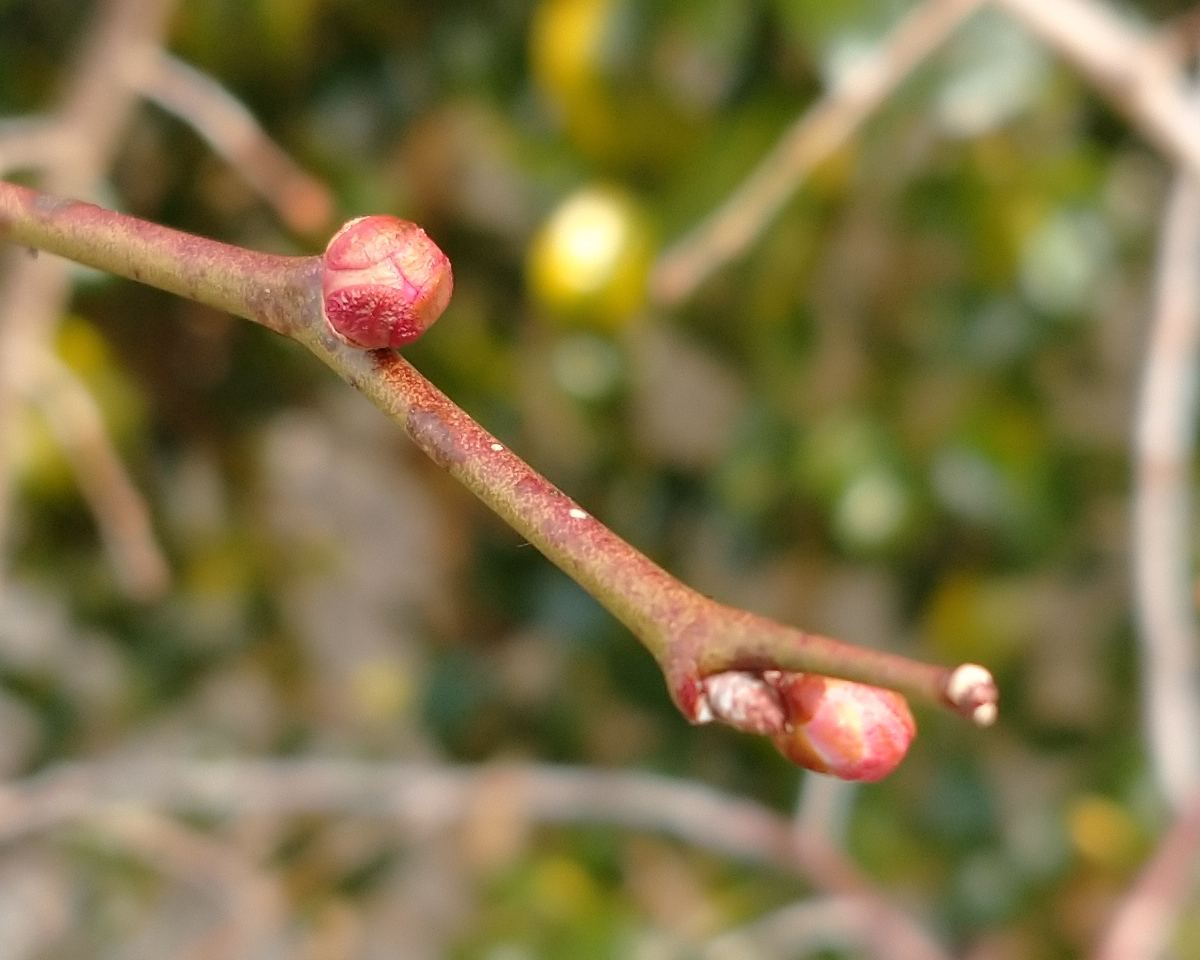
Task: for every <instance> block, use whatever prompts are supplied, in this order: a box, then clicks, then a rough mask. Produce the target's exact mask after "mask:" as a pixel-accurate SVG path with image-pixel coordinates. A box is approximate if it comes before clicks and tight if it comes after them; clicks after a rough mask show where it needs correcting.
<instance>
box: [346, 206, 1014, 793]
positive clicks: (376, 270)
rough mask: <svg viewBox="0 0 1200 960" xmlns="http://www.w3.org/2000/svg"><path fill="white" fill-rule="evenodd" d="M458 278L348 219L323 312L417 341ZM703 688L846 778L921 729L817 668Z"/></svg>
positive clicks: (757, 727)
mask: <svg viewBox="0 0 1200 960" xmlns="http://www.w3.org/2000/svg"><path fill="white" fill-rule="evenodd" d="M453 286H454V281H453V278H452V275H451V271H450V261H449V260H448V259H447V258H446V255H445V254H444V253H442V251H441V250H439V249H438V247H437V245H436V244H434V242H433V241H432V240H430V239H429V237H427V236H426V235H425V231H423V230H422V229H421V228H420V227H418V226H417V225H416V224H413V223H409V222H408V221H406V220H400V219H398V218H396V217H385V216H375V217H361V218H359V219H358V220H351V221H350V222H349V223H347V224H346V225H345V226H344V227H342V229H341V230H339V231H338V232H337V234H336V235H335V236H334V238H333V239H332V240H331V241H330V242H329V246H328V248H327V249H326V252H325V270H324V275H323V289H322V296H323V303H324V308H325V317H326V319H327V320H328V322H329V327H330V329H331V331H332V332H333V334H334V335H335V336H336V337H337V338H338V339H340V340H341V341H342V342H344V343H347V344H349V345H350V346H353V347H359V348H363V349H378V348H389V347H400V346H404V345H405V344H407V343H411V342H412V341H413V340H415V339H416V338H417V337H419V336H420V335H421V334H422V333H424V332H425V330H426V329H427V328H428V327H429V326H430V324H432V323H433V322H434V321H435V320H436V319H437V318H438V317H439V316H440V315H441V313H442V311H443V310H445V309H446V305H447V304H448V303H449V301H450V294H451V292H452V290H453ZM702 691H703V696H702V697H700V698H699V700H698V701H697V702H696V704H695V706H696V709H695V710H694V711H688V712H689V713H690V714H691V716H692V719H693V720H694V721H696V722H700V723H704V722H707V721H711V720H721V721H723V722H725V723H727V724H729V725H730V726H733V727H736V728H737V729H739V730H743V731H745V732H747V733H756V734H761V735H764V736H769V737H770V738H771V739H772V740H773V741H774V743H775V745H776V746H777V747H778V748H779V750H780V751H781V752H782V753H783V754H784V756H786V757H787V758H788V759H790V760H792V761H793V762H794V763H797V764H799V765H800V766H802V767H807V768H808V769H810V770H816V771H819V772H821V773H830V774H833V775H834V776H837V777H842V778H843V779H846V780H879V779H881V778H882V777H885V776H887V775H888V774H889V773H891V772H892V770H894V769H895V768H896V766H897V764H899V763H900V761H901V760H902V759H903V758H904V754H905V753H906V752H907V751H908V745H909V744H910V743H911V742H912V739H913V737H914V736H915V735H916V732H917V726H916V723H915V722H914V721H913V717H912V713H911V712H909V709H908V703H907V702H906V701H905V699H904V697H902V696H901V695H900V694H898V693H893V692H892V691H890V690H881V689H879V688H878V687H871V686H867V685H865V684H861V683H851V682H850V681H847V680H834V679H832V678H830V677H824V676H818V675H816V674H807V673H792V672H787V671H781V670H764V671H761V672H759V673H751V672H746V671H736V670H735V671H726V672H724V673H718V674H714V675H712V676H709V677H707V678H705V679H704V680H703V681H702ZM991 709H992V710H993V714H992V715H993V716H994V706H993V707H992V708H991Z"/></svg>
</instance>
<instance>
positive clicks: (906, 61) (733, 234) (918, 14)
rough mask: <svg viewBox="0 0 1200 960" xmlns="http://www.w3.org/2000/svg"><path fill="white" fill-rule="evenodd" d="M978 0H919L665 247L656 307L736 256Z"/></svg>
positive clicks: (655, 282)
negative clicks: (719, 200) (731, 188)
mask: <svg viewBox="0 0 1200 960" xmlns="http://www.w3.org/2000/svg"><path fill="white" fill-rule="evenodd" d="M982 3H983V0H925V2H924V3H922V4H921V6H919V7H917V8H916V9H915V10H914V11H913V12H912V13H910V14H909V15H908V16H907V17H905V18H904V20H902V21H901V22H900V23H899V25H897V26H896V28H895V29H894V30H892V32H891V33H890V34H889V35H888V37H887V38H886V39H885V40H884V41H883V43H882V44H881V45H880V47H879V48H878V49H877V50H876V51H875V52H874V53H873V54H872V55H871V56H870V57H868V58H866V59H865V60H863V62H861V63H859V64H857V65H856V66H855V67H854V68H853V69H852V71H851V72H850V73H849V74H848V75H847V76H846V77H845V78H844V79H842V80H839V81H838V83H837V85H836V86H835V87H834V88H833V89H832V90H830V91H829V92H828V93H827V94H826V95H825V96H824V97H823V98H822V99H821V100H819V101H818V102H817V103H816V104H814V105H813V107H811V108H810V109H809V110H808V111H807V112H806V113H805V114H804V115H803V116H801V117H800V119H799V120H797V121H796V122H795V123H794V124H793V125H792V126H791V127H790V128H789V129H788V130H787V132H786V133H784V135H783V137H782V138H781V139H780V141H779V143H778V144H777V145H776V146H775V148H774V149H773V150H772V151H771V152H770V153H769V154H768V155H767V157H766V159H764V160H763V161H762V163H760V164H759V165H758V167H757V168H755V170H754V171H753V172H752V173H751V174H750V176H749V177H747V178H746V180H745V181H743V183H742V184H741V186H739V187H738V189H737V190H736V191H735V192H734V193H733V195H732V196H730V197H729V199H728V200H726V201H725V202H724V203H723V204H722V205H721V206H720V207H719V208H717V210H716V211H715V212H714V213H712V214H711V215H710V216H708V217H707V218H706V219H705V220H704V221H702V222H701V223H700V225H699V226H697V227H696V228H695V229H694V230H692V231H691V232H690V233H689V234H688V235H687V236H685V237H684V238H683V239H681V240H680V241H679V242H677V243H676V244H674V245H673V246H672V247H671V248H670V249H668V250H667V251H666V252H665V253H664V254H663V255H662V256H661V257H660V258H659V261H658V263H657V265H656V266H655V268H654V272H653V274H652V276H651V280H650V286H651V293H652V295H653V297H654V298H655V299H656V300H657V301H658V302H659V303H663V304H668V305H669V304H675V303H679V302H680V301H682V300H685V299H687V298H688V297H689V296H690V295H691V294H692V293H693V292H694V291H695V289H696V288H697V287H698V286H699V285H700V284H701V283H703V282H704V280H705V278H706V277H708V276H709V275H710V274H711V273H712V272H713V271H715V270H716V269H717V268H718V267H720V266H721V265H722V264H724V263H726V262H728V261H729V260H732V259H733V258H734V257H736V256H738V255H739V254H741V253H742V252H743V251H744V250H745V249H746V248H747V247H748V246H749V245H750V244H751V243H753V242H754V240H755V238H756V237H757V236H758V235H759V234H760V233H761V232H762V231H763V230H764V229H765V228H766V226H767V224H768V223H769V222H770V220H771V219H772V218H773V217H774V216H775V214H776V213H778V211H779V209H780V208H781V207H782V206H783V204H784V203H785V202H786V201H787V199H788V197H790V196H791V195H792V193H793V192H795V190H796V188H797V187H798V186H799V184H800V182H801V181H802V180H803V179H804V177H806V176H807V175H808V174H809V173H811V172H812V170H813V168H814V167H816V166H817V165H818V164H820V163H821V161H822V160H824V159H826V158H827V157H829V156H830V155H832V154H833V153H835V152H836V151H837V150H838V149H839V148H841V147H842V146H843V145H844V144H845V143H846V142H847V141H848V140H849V139H850V137H851V136H852V135H853V134H854V132H855V130H857V129H858V127H859V126H861V125H862V123H863V122H864V121H865V120H866V119H867V118H868V117H869V116H870V115H871V114H872V113H873V112H874V111H875V110H876V109H877V108H878V107H879V105H880V104H881V103H883V101H884V100H886V99H887V98H888V97H889V96H890V95H891V94H892V92H893V91H894V90H895V89H896V87H898V86H899V85H900V83H901V82H902V81H903V80H904V79H905V78H906V77H907V76H908V75H909V74H910V73H911V72H912V70H913V68H914V67H916V66H917V65H918V64H919V63H921V61H923V60H924V59H925V58H926V57H928V56H929V55H930V54H931V53H932V52H933V51H934V50H936V49H937V48H938V47H939V46H940V45H941V44H942V43H943V42H944V41H945V40H946V38H947V37H949V36H950V34H952V33H953V32H954V31H955V30H956V29H957V28H958V26H959V25H960V24H961V23H962V22H963V21H964V20H966V19H967V17H969V16H970V15H971V14H972V13H973V12H974V11H975V10H976V9H978V8H979V7H980V6H981V5H982Z"/></svg>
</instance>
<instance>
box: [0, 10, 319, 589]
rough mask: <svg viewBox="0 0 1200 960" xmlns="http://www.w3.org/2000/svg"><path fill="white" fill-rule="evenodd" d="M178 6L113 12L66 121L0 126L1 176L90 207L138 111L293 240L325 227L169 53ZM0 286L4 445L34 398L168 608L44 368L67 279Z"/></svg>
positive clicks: (61, 271)
mask: <svg viewBox="0 0 1200 960" xmlns="http://www.w3.org/2000/svg"><path fill="white" fill-rule="evenodd" d="M173 6H174V0H109V2H108V3H107V4H106V5H105V7H104V8H103V9H102V10H101V11H100V13H99V15H98V21H97V23H98V25H97V27H96V28H95V29H94V30H92V31H91V32H90V33H89V39H88V41H87V43H86V45H85V48H84V49H83V51H82V52H81V55H80V57H79V61H78V63H77V64H76V68H75V71H74V74H73V76H72V78H71V80H70V81H69V83H68V84H67V88H66V93H65V95H64V98H63V102H62V104H61V106H60V107H59V109H58V110H57V111H55V112H54V113H52V114H50V115H46V116H39V117H35V118H28V119H26V118H19V119H12V120H5V121H3V122H2V123H0V176H3V175H4V174H5V173H6V172H9V171H12V170H16V169H26V168H28V169H33V170H36V171H38V172H40V173H41V174H42V182H43V183H44V184H45V185H46V186H47V187H49V188H50V189H52V190H57V191H60V192H63V193H65V194H67V195H70V196H74V197H84V198H92V197H94V196H95V194H96V192H97V190H98V189H99V186H100V182H101V180H102V178H103V177H104V176H105V173H106V171H107V170H108V168H109V167H110V166H111V164H112V160H113V157H114V156H115V153H116V150H117V147H118V145H119V144H120V142H121V138H122V136H123V135H124V132H125V128H126V127H127V125H128V122H129V120H130V118H131V117H132V114H133V110H134V109H135V107H136V106H137V103H138V100H139V99H140V98H145V99H146V100H149V101H151V102H153V103H156V104H158V105H159V106H160V107H162V108H163V109H165V110H168V111H169V112H171V113H173V114H175V115H176V116H178V117H179V118H180V119H182V120H183V121H184V122H185V123H188V124H189V125H191V126H192V127H193V128H195V129H196V131H197V132H198V133H199V134H200V135H201V136H202V137H203V138H204V139H205V140H206V141H207V142H208V143H209V144H210V145H211V146H212V147H213V149H214V151H215V152H216V153H217V154H218V155H220V156H222V157H224V158H225V159H226V160H227V161H228V162H229V163H230V165H231V166H232V167H233V168H234V169H235V170H236V172H237V173H238V174H239V175H240V176H241V177H242V178H243V179H244V180H245V181H246V183H247V184H248V185H249V186H250V187H251V188H252V189H254V190H255V191H256V192H258V193H259V194H260V195H261V196H262V197H263V198H264V199H265V200H266V201H267V202H268V203H270V204H272V206H273V207H274V208H275V209H276V211H277V213H278V214H279V216H280V218H281V219H282V220H283V221H284V222H285V223H286V224H287V225H288V226H290V227H292V228H293V229H295V230H297V231H300V232H312V231H315V230H319V229H321V228H322V227H323V226H325V225H326V224H327V223H328V221H329V219H330V217H331V216H332V214H333V210H334V201H333V196H332V194H331V193H330V191H329V190H328V188H326V187H325V186H324V184H322V183H320V181H318V180H316V179H315V178H313V177H311V176H310V175H308V174H307V173H305V172H304V171H303V170H301V169H300V168H299V167H298V166H297V165H296V164H295V163H294V162H293V161H292V160H291V158H290V157H289V156H288V155H287V154H286V153H285V152H284V151H283V150H282V149H280V148H279V146H278V145H276V144H275V143H274V142H273V141H272V140H271V139H270V138H269V137H268V136H267V135H266V133H265V132H264V131H263V130H262V128H261V126H259V124H258V123H257V121H256V120H255V119H254V118H253V116H252V115H251V114H250V112H249V111H248V110H246V108H245V107H244V106H243V105H242V104H241V103H240V102H238V101H237V100H236V99H235V98H234V97H233V96H231V95H230V94H229V93H228V92H227V91H226V90H225V89H224V88H223V87H221V86H220V84H218V83H216V82H215V81H213V80H211V79H210V78H208V77H207V76H205V75H204V74H203V73H200V72H199V71H197V70H194V69H193V68H191V67H188V66H187V65H185V64H183V63H181V62H179V61H178V60H176V59H175V58H173V57H171V56H170V55H169V54H167V53H166V52H165V51H164V50H163V43H164V40H165V30H166V24H167V21H168V18H169V15H170V12H171V9H172V8H173ZM8 266H9V269H8V270H7V275H6V276H5V277H4V278H2V279H0V354H2V356H3V358H4V362H3V365H0V438H4V441H3V442H4V445H5V446H6V447H8V446H11V443H12V437H13V435H14V431H13V429H12V424H13V423H14V422H15V405H16V404H17V403H20V402H22V401H23V400H25V399H28V397H27V396H25V395H23V394H22V393H21V390H20V388H19V387H18V386H17V384H18V383H21V384H24V386H25V387H26V388H27V389H28V390H30V391H32V393H33V396H34V397H36V400H37V402H39V403H40V404H41V405H42V408H43V412H44V413H45V414H46V415H47V417H48V419H49V420H50V421H51V423H52V424H53V426H54V427H55V431H54V432H55V435H56V437H57V439H58V440H59V442H60V444H62V446H63V449H64V450H65V451H66V452H67V454H68V456H69V458H70V460H71V463H72V466H73V467H74V469H75V472H76V475H77V477H78V480H79V484H80V487H81V488H82V490H83V493H84V496H85V497H86V499H87V501H88V504H89V506H90V507H91V509H92V511H93V513H94V514H95V516H96V519H97V523H98V525H99V527H100V532H101V536H102V538H103V540H104V542H105V545H106V547H107V550H108V553H109V556H110V558H111V560H112V562H113V564H114V569H115V571H116V574H117V578H118V581H119V582H120V583H121V584H122V586H123V587H124V588H125V589H126V590H127V591H128V592H129V594H130V595H131V596H132V597H134V598H135V599H138V600H153V599H155V598H156V597H158V596H161V595H162V593H163V591H165V590H166V588H167V586H168V583H169V571H168V568H167V565H166V563H165V561H164V559H163V555H162V551H161V549H160V548H159V546H158V543H157V540H156V538H155V536H154V530H153V526H152V524H151V522H150V515H149V511H148V509H147V508H146V505H145V503H144V501H143V499H142V497H141V495H140V494H139V493H138V492H137V488H136V486H135V485H134V483H133V481H132V480H131V478H130V477H129V475H128V473H127V472H126V470H125V468H124V466H123V464H122V462H121V460H120V457H119V456H118V455H117V453H116V450H115V449H114V448H113V446H112V443H111V440H110V439H109V438H108V435H107V433H106V431H105V429H104V425H103V421H102V420H101V419H100V417H99V414H98V411H97V410H96V408H95V405H94V404H93V403H92V402H91V401H90V398H89V397H87V396H86V395H85V394H86V391H84V392H83V393H81V390H83V388H82V387H81V386H80V385H79V384H77V383H72V382H71V381H72V379H73V378H72V375H71V374H70V371H69V370H66V369H65V368H60V369H57V370H56V371H55V372H54V373H53V374H52V375H51V374H49V373H48V374H47V375H48V378H49V379H47V380H45V381H44V382H40V381H38V380H37V379H36V378H31V377H30V376H29V375H28V371H29V370H30V369H42V370H49V369H50V368H49V367H48V366H47V365H46V364H45V363H43V362H41V359H40V358H41V357H42V356H43V355H45V354H47V353H48V352H49V347H48V343H49V338H50V335H51V331H52V330H53V329H54V326H55V324H56V323H57V321H58V318H59V317H60V316H61V315H62V313H63V311H64V309H65V307H66V303H67V299H68V297H69V295H70V272H69V267H68V266H67V265H66V264H65V263H63V262H61V261H59V260H57V259H56V258H53V257H42V258H39V259H37V260H33V259H30V258H25V257H20V256H16V257H11V258H10V260H9V265H8ZM13 452H14V451H12V450H11V449H0V544H3V543H4V541H5V539H6V532H5V531H6V527H7V522H6V521H7V515H8V508H9V497H10V496H11V493H10V489H9V488H10V486H11V482H12V476H11V473H12V462H13Z"/></svg>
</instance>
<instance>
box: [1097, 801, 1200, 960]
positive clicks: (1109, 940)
mask: <svg viewBox="0 0 1200 960" xmlns="http://www.w3.org/2000/svg"><path fill="white" fill-rule="evenodd" d="M1197 856H1200V796H1197V795H1193V797H1192V798H1191V799H1190V802H1189V803H1188V805H1187V807H1186V808H1185V809H1184V811H1183V814H1182V815H1181V816H1180V817H1179V819H1178V820H1176V822H1175V825H1174V826H1173V827H1171V829H1170V830H1169V831H1168V832H1167V834H1166V836H1164V837H1163V838H1162V840H1160V841H1159V844H1158V849H1157V850H1156V851H1155V852H1154V856H1153V857H1152V858H1151V860H1150V862H1149V863H1148V864H1147V865H1146V866H1145V867H1144V868H1143V869H1142V872H1141V874H1139V875H1138V878H1137V880H1135V881H1134V883H1133V886H1132V888H1130V890H1129V892H1128V893H1126V894H1125V895H1124V896H1123V897H1122V898H1121V902H1120V904H1119V905H1118V907H1117V910H1116V913H1115V914H1114V916H1113V918H1112V920H1111V921H1110V923H1109V925H1108V929H1107V930H1106V931H1105V934H1104V936H1103V938H1102V939H1101V941H1100V945H1099V946H1098V947H1097V948H1096V952H1095V953H1094V954H1092V960H1156V958H1157V957H1161V956H1163V953H1164V950H1165V948H1166V946H1167V942H1168V939H1169V937H1170V934H1171V929H1172V927H1173V926H1174V925H1175V921H1176V918H1177V917H1178V915H1179V912H1180V910H1181V909H1182V908H1183V905H1184V902H1185V900H1186V897H1187V894H1188V887H1189V885H1190V882H1191V877H1192V871H1193V869H1194V867H1195V864H1196V858H1197Z"/></svg>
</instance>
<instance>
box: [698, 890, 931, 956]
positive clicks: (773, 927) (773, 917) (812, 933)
mask: <svg viewBox="0 0 1200 960" xmlns="http://www.w3.org/2000/svg"><path fill="white" fill-rule="evenodd" d="M876 920H877V917H876V913H875V911H874V910H872V909H871V906H870V904H868V903H865V902H864V901H862V900H860V899H858V898H857V897H823V898H820V899H814V900H804V901H801V902H800V903H792V904H788V905H787V906H786V907H783V908H781V909H779V910H774V911H772V912H771V913H769V914H767V915H766V916H765V917H760V918H759V919H757V920H755V921H754V922H753V923H749V924H747V925H746V926H744V927H739V928H738V929H736V930H730V931H728V932H726V933H723V934H721V935H720V936H718V937H714V938H713V939H712V940H710V941H709V942H708V943H707V944H706V945H705V947H704V949H703V950H701V951H700V960H744V958H747V957H755V958H759V960H772V958H779V960H786V958H789V957H802V956H808V955H810V954H814V953H817V952H818V951H820V950H835V951H839V952H840V951H854V950H857V949H860V948H862V947H869V946H870V945H871V941H872V939H873V936H872V933H873V931H872V924H873V923H875V922H876ZM881 955H882V954H881ZM904 955H905V954H901V956H904ZM908 956H916V954H908Z"/></svg>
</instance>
